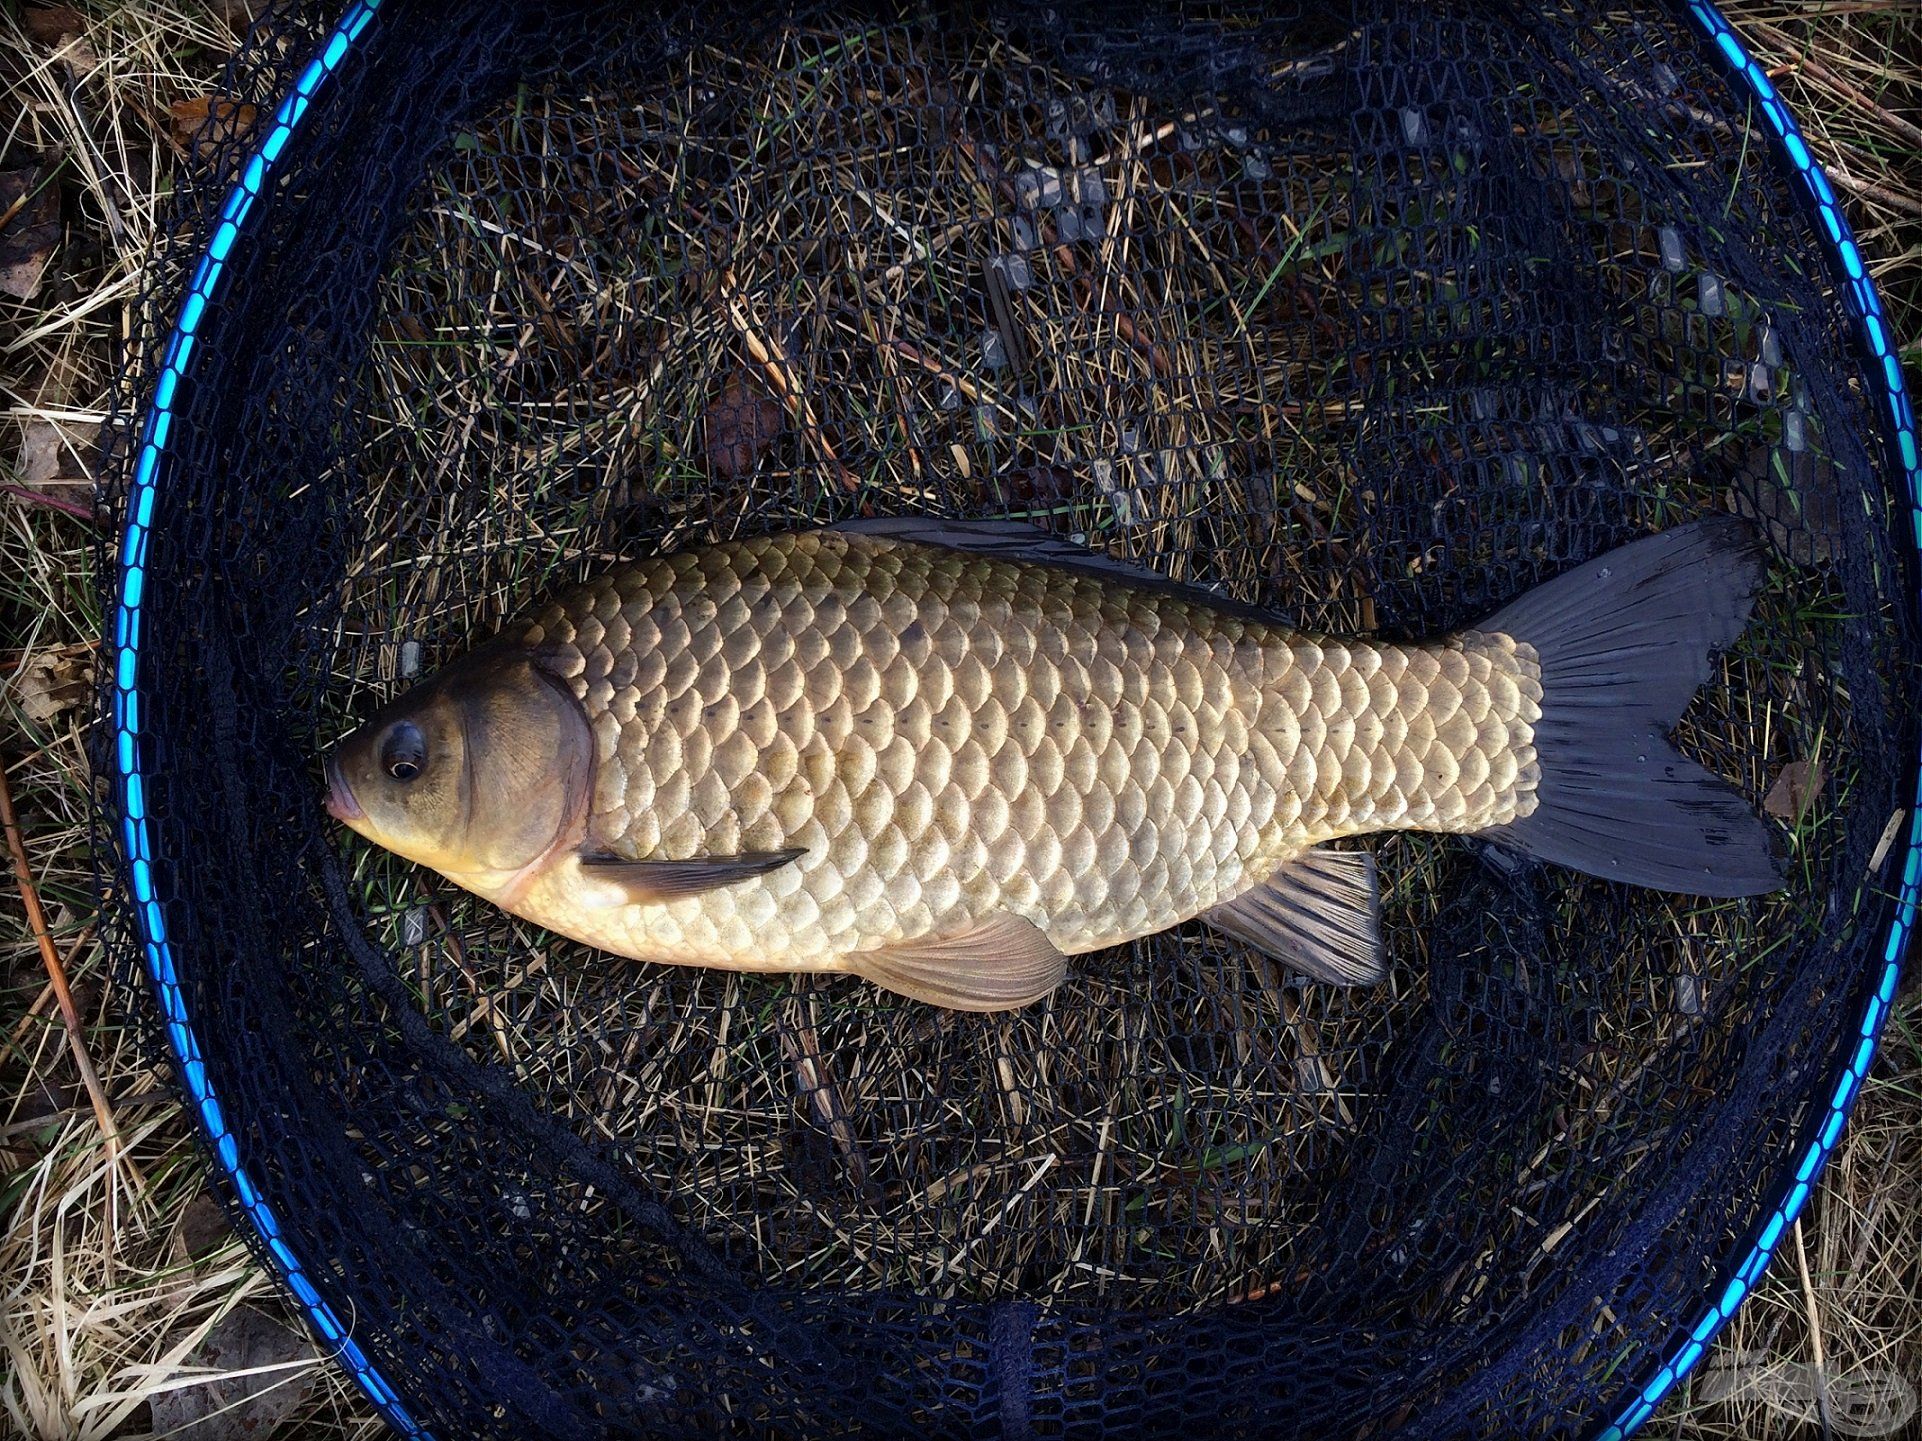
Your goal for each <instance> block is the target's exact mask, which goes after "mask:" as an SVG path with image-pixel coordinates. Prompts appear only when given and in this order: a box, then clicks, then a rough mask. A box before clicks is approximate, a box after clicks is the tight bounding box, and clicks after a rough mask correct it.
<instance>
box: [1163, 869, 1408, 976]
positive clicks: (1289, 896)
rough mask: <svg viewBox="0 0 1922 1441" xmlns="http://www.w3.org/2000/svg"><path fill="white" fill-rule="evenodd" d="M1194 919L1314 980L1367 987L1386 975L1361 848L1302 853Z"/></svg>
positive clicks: (1371, 874)
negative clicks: (1250, 886) (1245, 889)
mask: <svg viewBox="0 0 1922 1441" xmlns="http://www.w3.org/2000/svg"><path fill="white" fill-rule="evenodd" d="M1201 919H1202V920H1204V921H1206V922H1207V923H1208V924H1209V925H1211V926H1213V927H1214V928H1215V929H1216V930H1218V931H1225V932H1227V933H1228V934H1229V935H1231V936H1234V937H1236V938H1238V939H1240V940H1244V941H1246V942H1248V944H1249V945H1251V946H1254V947H1255V948H1257V949H1258V950H1260V951H1262V952H1264V953H1265V954H1267V955H1270V956H1273V957H1274V958H1275V959H1276V960H1277V961H1279V962H1281V964H1283V965H1284V966H1287V967H1288V968H1289V969H1291V970H1295V971H1299V972H1300V973H1301V974H1302V975H1304V976H1312V977H1314V978H1315V979H1316V980H1318V981H1327V982H1330V983H1331V984H1333V985H1337V986H1371V985H1375V984H1377V983H1378V982H1380V981H1381V980H1382V979H1383V978H1384V977H1385V976H1386V975H1387V974H1388V963H1387V959H1386V957H1385V956H1384V955H1383V952H1382V944H1381V888H1380V886H1379V884H1378V882H1377V880H1376V875H1375V858H1374V857H1373V856H1371V855H1369V854H1368V853H1367V852H1366V851H1330V850H1309V851H1303V852H1302V853H1301V854H1300V855H1298V856H1296V857H1295V858H1294V859H1293V860H1291V861H1288V862H1287V863H1286V864H1284V865H1283V866H1282V867H1281V869H1279V870H1278V871H1276V872H1275V873H1274V874H1273V875H1272V876H1270V877H1269V878H1268V879H1267V881H1265V882H1264V883H1263V884H1261V885H1258V886H1256V887H1255V888H1254V889H1253V890H1251V891H1246V892H1244V893H1243V894H1241V895H1239V896H1236V897H1235V898H1234V899H1233V900H1232V901H1226V902H1224V903H1222V904H1221V905H1218V906H1215V907H1213V908H1212V909H1210V910H1206V911H1203V912H1202V913H1201Z"/></svg>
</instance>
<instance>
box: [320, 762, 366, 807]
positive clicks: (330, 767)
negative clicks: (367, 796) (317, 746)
mask: <svg viewBox="0 0 1922 1441" xmlns="http://www.w3.org/2000/svg"><path fill="white" fill-rule="evenodd" d="M326 805H327V814H328V815H330V816H332V817H333V818H334V819H335V820H337V821H339V822H340V823H341V824H342V825H352V824H353V823H354V822H355V821H360V820H365V819H367V812H365V811H363V810H362V809H361V808H360V802H359V801H357V800H355V799H354V792H353V790H352V789H351V788H350V787H349V786H348V784H347V778H346V777H345V776H343V775H342V774H341V773H340V755H339V753H338V752H335V751H329V752H328V753H327V801H326Z"/></svg>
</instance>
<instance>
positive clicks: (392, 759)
mask: <svg viewBox="0 0 1922 1441" xmlns="http://www.w3.org/2000/svg"><path fill="white" fill-rule="evenodd" d="M380 765H381V769H382V770H384V771H386V772H387V774H388V775H390V776H392V777H393V778H394V779H395V780H397V781H402V782H405V781H411V780H412V779H413V778H414V777H415V776H417V775H419V774H420V773H421V772H422V771H423V770H425V769H427V742H426V741H425V740H424V739H423V738H422V737H421V733H420V729H419V727H417V726H416V725H415V724H414V723H413V722H412V721H400V722H398V723H396V724H395V726H394V728H393V729H392V730H390V731H388V732H387V738H386V739H385V740H383V741H382V742H381V743H380Z"/></svg>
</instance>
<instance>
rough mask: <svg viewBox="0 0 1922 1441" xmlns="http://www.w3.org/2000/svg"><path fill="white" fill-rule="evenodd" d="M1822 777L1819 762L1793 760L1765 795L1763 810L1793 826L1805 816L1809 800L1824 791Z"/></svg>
mask: <svg viewBox="0 0 1922 1441" xmlns="http://www.w3.org/2000/svg"><path fill="white" fill-rule="evenodd" d="M1823 779H1824V777H1823V775H1822V763H1821V762H1820V761H1790V762H1789V763H1788V764H1787V765H1785V766H1783V767H1782V771H1781V774H1779V775H1778V776H1776V778H1775V784H1774V785H1772V786H1770V787H1769V793H1768V794H1767V795H1766V796H1764V797H1763V798H1762V809H1763V810H1765V811H1767V812H1768V813H1769V814H1770V815H1772V816H1774V817H1775V818H1776V819H1777V820H1783V821H1788V822H1789V823H1790V824H1791V825H1793V824H1794V823H1796V822H1798V821H1800V820H1801V819H1802V815H1803V813H1804V812H1805V811H1807V810H1808V808H1809V802H1810V801H1812V800H1814V799H1815V798H1816V796H1818V795H1820V794H1821V791H1822V781H1823Z"/></svg>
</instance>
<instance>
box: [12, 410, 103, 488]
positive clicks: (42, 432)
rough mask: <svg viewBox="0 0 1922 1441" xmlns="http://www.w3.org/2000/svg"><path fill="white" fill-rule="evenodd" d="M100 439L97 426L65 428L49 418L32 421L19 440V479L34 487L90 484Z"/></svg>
mask: <svg viewBox="0 0 1922 1441" xmlns="http://www.w3.org/2000/svg"><path fill="white" fill-rule="evenodd" d="M99 439H100V427H99V426H97V425H70V426H67V427H65V428H62V427H60V426H57V425H55V424H54V423H53V422H52V421H50V420H39V419H34V420H29V421H28V422H27V423H26V426H25V427H24V429H23V432H22V436H21V440H20V479H21V480H22V481H23V482H24V483H25V484H26V485H28V486H29V487H31V488H32V489H34V490H45V489H47V488H48V487H49V486H60V487H63V488H66V487H72V486H76V485H91V484H92V483H93V477H92V475H91V474H89V472H88V464H89V462H90V461H91V460H92V459H93V456H94V452H95V450H96V448H97V446H98V443H99Z"/></svg>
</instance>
